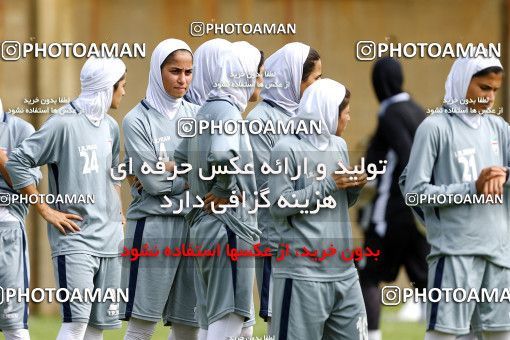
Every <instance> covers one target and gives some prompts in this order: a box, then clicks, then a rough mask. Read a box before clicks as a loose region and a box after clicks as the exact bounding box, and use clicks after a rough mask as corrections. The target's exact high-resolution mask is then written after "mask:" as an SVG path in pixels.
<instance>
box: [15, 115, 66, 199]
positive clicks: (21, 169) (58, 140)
mask: <svg viewBox="0 0 510 340" xmlns="http://www.w3.org/2000/svg"><path fill="white" fill-rule="evenodd" d="M65 132H66V124H65V118H63V117H59V116H50V118H48V120H47V121H46V122H45V123H44V124H43V126H42V127H41V128H40V129H39V130H38V131H36V132H34V133H33V134H32V135H30V137H28V138H26V139H25V140H24V141H23V142H22V143H21V144H20V145H19V146H18V147H17V148H16V149H15V150H13V151H12V152H11V154H10V155H9V160H8V161H7V164H6V165H7V171H8V172H9V176H10V177H11V180H12V184H13V188H14V189H15V190H19V189H22V188H25V187H27V186H29V185H31V184H35V185H37V183H38V180H37V179H36V177H39V174H40V172H38V170H33V169H34V168H37V167H38V166H41V165H44V164H53V163H55V164H58V161H59V155H60V154H61V151H62V150H61V149H62V148H61V146H62V145H65V143H66V133H65ZM34 171H35V172H34ZM34 174H35V175H34ZM39 178H40V177H39Z"/></svg>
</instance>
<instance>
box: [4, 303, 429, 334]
mask: <svg viewBox="0 0 510 340" xmlns="http://www.w3.org/2000/svg"><path fill="white" fill-rule="evenodd" d="M395 319H396V309H395V308H389V307H388V308H384V309H383V313H382V323H381V324H382V331H383V339H384V340H393V339H395V340H400V339H405V340H422V339H423V337H424V334H425V325H424V324H423V323H415V322H398V321H395ZM29 322H30V335H31V338H32V340H39V339H41V340H46V339H55V337H56V335H57V333H58V329H59V326H60V319H59V318H58V317H48V316H45V317H43V316H31V317H30V319H29ZM265 329H266V324H265V323H264V321H262V320H261V319H257V324H256V325H255V331H254V335H255V336H259V337H261V336H262V335H264V334H265ZM125 331H126V323H124V324H123V327H122V329H120V330H113V331H106V332H105V334H104V340H119V339H122V338H123V336H124V333H125ZM168 332H169V328H168V327H163V326H162V325H161V323H160V324H159V325H158V327H157V328H156V332H155V334H154V337H153V338H152V339H154V340H160V339H161V340H166V339H167V337H168ZM0 339H3V338H2V337H1V336H0Z"/></svg>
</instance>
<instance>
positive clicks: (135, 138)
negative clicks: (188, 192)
mask: <svg viewBox="0 0 510 340" xmlns="http://www.w3.org/2000/svg"><path fill="white" fill-rule="evenodd" d="M122 127H123V130H124V147H125V149H126V153H127V154H129V157H130V159H131V162H132V167H133V168H132V169H133V172H134V173H135V175H136V177H137V178H138V180H139V181H140V182H141V183H142V185H143V190H144V191H146V192H148V193H149V194H150V195H152V196H159V195H169V196H172V195H179V194H181V193H182V192H183V191H184V187H185V184H186V181H185V179H184V178H182V177H176V178H175V179H174V180H169V179H168V177H169V176H170V175H171V173H170V172H167V171H165V172H164V173H162V174H143V173H142V166H143V165H144V164H147V165H149V166H150V167H151V168H153V169H154V168H155V166H156V163H157V162H158V161H159V159H158V157H157V155H156V152H155V149H154V147H153V144H152V141H151V140H150V136H149V135H148V133H146V132H145V129H144V127H143V123H142V122H141V120H140V119H131V120H127V119H124V122H123V124H122Z"/></svg>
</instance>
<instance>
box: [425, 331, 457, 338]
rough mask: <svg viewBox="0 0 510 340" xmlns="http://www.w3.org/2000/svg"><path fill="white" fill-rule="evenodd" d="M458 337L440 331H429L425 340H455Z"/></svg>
mask: <svg viewBox="0 0 510 340" xmlns="http://www.w3.org/2000/svg"><path fill="white" fill-rule="evenodd" d="M455 338H456V336H455V335H453V334H447V333H443V332H438V331H427V332H426V333H425V340H455Z"/></svg>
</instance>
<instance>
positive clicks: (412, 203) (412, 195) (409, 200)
mask: <svg viewBox="0 0 510 340" xmlns="http://www.w3.org/2000/svg"><path fill="white" fill-rule="evenodd" d="M405 201H406V205H407V206H408V207H416V206H417V205H418V193H416V192H408V193H407V194H406V197H405Z"/></svg>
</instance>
